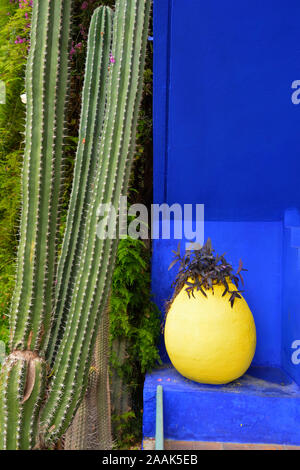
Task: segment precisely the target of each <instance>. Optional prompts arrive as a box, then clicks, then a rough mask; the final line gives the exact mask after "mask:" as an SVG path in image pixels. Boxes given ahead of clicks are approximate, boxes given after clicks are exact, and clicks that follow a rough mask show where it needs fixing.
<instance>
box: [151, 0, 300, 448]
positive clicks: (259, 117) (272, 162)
mask: <svg viewBox="0 0 300 470" xmlns="http://www.w3.org/2000/svg"><path fill="white" fill-rule="evenodd" d="M299 14H300V3H299V1H298V0H290V2H289V4H288V5H287V3H286V2H284V1H283V0H264V1H263V2H262V1H261V0H251V1H250V0H245V1H243V2H241V1H240V0H228V1H226V2H224V1H223V0H216V1H215V2H204V1H199V0H154V180H153V184H154V202H155V203H158V204H162V203H168V204H169V205H171V204H173V203H180V204H190V203H193V204H205V238H207V237H211V239H212V243H213V245H214V247H215V248H216V250H217V251H218V252H219V253H224V252H226V253H228V254H227V255H226V258H227V259H228V261H231V262H232V264H233V266H234V267H236V268H237V266H238V261H239V258H241V259H242V260H243V262H244V265H245V267H246V268H247V269H248V272H247V273H245V292H244V294H243V295H244V297H245V299H246V301H247V302H248V304H249V307H250V309H251V311H252V313H253V316H254V318H255V322H256V327H257V349H256V354H255V357H254V362H253V364H254V365H256V366H266V367H272V368H273V370H279V369H280V368H282V369H284V370H285V371H286V373H288V374H289V376H290V377H291V378H292V379H293V382H292V383H291V384H290V385H284V386H283V385H282V386H281V385H278V384H277V385H276V386H274V387H272V386H271V385H270V380H269V378H270V377H269V375H267V376H265V374H266V370H267V369H264V370H263V372H262V375H263V379H262V380H261V379H258V378H253V377H252V378H249V379H243V381H242V386H236V388H237V390H238V391H234V390H233V389H231V388H230V387H228V388H226V391H225V390H222V389H221V388H220V389H213V390H212V389H210V388H207V387H205V386H203V387H202V386H199V385H196V388H194V386H192V385H191V384H190V383H188V382H185V381H180V380H179V383H180V387H179V388H178V386H176V387H175V386H174V384H175V383H173V382H172V381H171V383H172V384H173V388H168V384H167V388H166V394H167V398H168V399H167V400H166V420H167V423H168V429H169V431H168V432H169V437H168V436H167V437H168V438H169V439H175V437H174V436H176V439H179V440H190V441H191V440H193V439H196V440H201V441H205V440H208V441H229V440H233V441H237V442H257V439H256V436H257V437H258V438H259V442H262V443H266V442H276V443H286V444H291V443H296V444H298V443H299V442H300V441H299V429H297V428H299V426H298V423H299V411H298V409H299V388H297V385H296V383H298V385H300V353H299V355H298V356H297V354H296V355H295V354H294V355H293V353H295V352H296V350H295V349H293V347H292V346H293V345H294V346H295V344H296V343H295V342H297V341H299V342H300V216H299V212H298V211H299V208H300V192H299V183H298V180H299V174H300V171H299V170H300V159H299V153H300V139H299V129H300V106H296V105H295V104H293V103H292V99H291V97H292V93H293V91H294V90H293V89H292V83H293V81H294V80H299V79H300V61H299V48H298V46H297V44H298V42H299V32H300V30H299V21H298V18H299ZM175 223H176V221H175ZM177 244H178V240H176V239H174V237H173V239H172V238H171V240H163V239H160V240H154V241H153V259H152V290H153V294H154V299H155V301H156V303H157V304H158V306H159V307H160V309H161V311H162V315H164V310H165V309H164V303H165V301H167V300H168V299H169V298H170V296H171V295H172V289H171V283H172V281H173V280H174V277H175V275H176V271H175V270H171V271H168V266H169V264H170V262H171V259H172V252H171V250H173V249H175V248H177ZM183 244H184V241H183V243H182V245H183ZM299 347H300V344H299ZM161 357H162V359H163V361H164V362H165V363H168V356H167V354H166V351H165V349H164V342H163V338H162V339H161ZM295 359H296V361H295ZM260 370H262V369H260ZM172 377H173V376H172ZM166 380H167V379H166ZM155 381H156V373H155V374H154V375H149V376H148V377H147V379H146V383H145V409H144V436H145V437H147V434H145V433H148V432H150V431H151V429H152V426H153V425H154V423H155V419H154V417H153V414H152V413H153V411H152V404H151V401H152V398H153V394H154V393H155V384H156V382H155ZM251 381H252V382H251ZM253 381H254V382H253ZM258 381H259V382H258ZM250 382H251V383H252V385H253V388H252V389H251V387H250V385H251V384H250ZM169 385H170V384H169ZM177 385H178V384H177ZM272 388H273V389H274V390H275V389H276V390H277V392H276V393H275V391H274V390H273V392H272V393H271V392H270V390H271V389H272ZM291 391H292V392H293V393H291ZM289 393H290V394H289ZM179 403H180V406H179ZM297 407H298V408H297ZM184 416H186V417H188V419H186V421H184ZM297 419H298V422H297ZM152 421H153V423H152ZM151 423H152V424H151ZM151 432H152V431H151ZM148 437H149V436H148ZM150 437H151V436H150ZM266 437H267V441H266ZM231 438H232V439H231Z"/></svg>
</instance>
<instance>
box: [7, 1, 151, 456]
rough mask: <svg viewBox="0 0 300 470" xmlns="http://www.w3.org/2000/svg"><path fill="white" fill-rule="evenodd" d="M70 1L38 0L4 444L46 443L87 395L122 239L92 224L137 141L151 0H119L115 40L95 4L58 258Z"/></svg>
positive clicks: (122, 187)
mask: <svg viewBox="0 0 300 470" xmlns="http://www.w3.org/2000/svg"><path fill="white" fill-rule="evenodd" d="M71 3H72V2H71V0H56V1H55V2H52V1H51V0H45V1H43V2H34V7H33V25H32V36H31V51H30V55H29V59H28V66H27V73H26V90H27V103H28V104H27V121H26V132H25V142H26V144H25V155H24V169H23V180H22V181H23V208H22V219H21V229H20V248H19V253H18V269H17V277H16V287H15V294H14V297H13V301H12V310H11V351H12V352H11V354H10V356H9V357H8V358H7V360H6V362H5V364H4V366H3V368H2V370H1V375H0V449H30V448H33V447H34V446H38V447H41V446H44V445H46V446H49V445H51V444H53V443H54V442H55V441H56V440H57V439H59V437H60V436H61V435H62V434H63V433H64V432H65V431H66V429H67V428H68V426H69V424H70V423H71V421H72V418H73V416H74V414H75V412H76V409H77V408H78V405H79V404H80V401H81V400H82V398H83V395H84V393H85V390H86V386H87V382H88V372H89V368H90V363H91V359H92V351H93V347H94V344H95V341H96V337H97V332H98V328H99V324H100V321H101V315H102V313H103V311H104V309H105V306H106V304H107V300H108V294H109V289H110V280H111V275H112V271H113V266H114V259H115V254H116V249H117V243H118V241H117V238H115V239H108V238H105V239H101V238H99V237H98V236H97V224H98V222H99V220H98V219H99V215H98V207H99V206H100V204H105V203H111V204H113V205H114V207H115V208H116V209H117V208H118V205H119V200H120V196H121V195H124V194H126V190H127V185H128V180H129V174H130V164H131V160H132V157H133V152H134V146H135V129H136V123H137V117H138V109H139V102H140V98H141V92H142V77H143V67H144V58H145V50H146V41H147V29H148V19H149V10H150V3H151V2H150V0H122V1H121V0H118V1H117V2H116V11H115V14H114V20H113V34H112V45H111V18H112V12H111V10H110V9H108V8H100V9H98V10H96V11H95V13H94V16H93V19H92V23H91V28H90V36H89V43H88V57H87V65H86V76H85V86H84V92H83V104H82V118H81V127H80V133H79V142H78V151H77V157H76V164H75V170H74V184H73V190H72V194H71V201H70V208H69V213H68V219H67V227H66V233H65V238H64V242H63V247H62V254H61V256H60V259H59V263H58V268H56V264H57V263H56V261H57V242H56V233H57V226H58V223H59V195H60V186H61V174H62V143H63V135H64V107H65V102H66V94H67V81H68V66H67V60H68V40H69V29H70V23H71ZM57 25H60V27H59V28H58V27H57ZM110 46H111V47H112V49H111V52H110V53H109V50H110ZM109 54H110V55H109ZM109 62H110V64H109ZM46 377H47V378H46ZM46 392H47V393H46Z"/></svg>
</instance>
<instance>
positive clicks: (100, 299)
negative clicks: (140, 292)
mask: <svg viewBox="0 0 300 470" xmlns="http://www.w3.org/2000/svg"><path fill="white" fill-rule="evenodd" d="M121 3H122V4H121ZM149 11H150V0H149V1H148V0H143V1H140V0H126V1H122V2H120V1H118V2H117V4H116V11H115V16H114V32H113V46H112V54H113V56H114V59H115V64H114V65H113V67H112V68H111V73H110V80H109V91H108V108H107V112H106V115H105V122H104V129H103V135H102V140H101V145H100V164H99V167H98V168H97V174H96V178H95V190H94V194H93V198H92V201H91V204H90V207H89V210H88V216H87V218H86V225H85V230H84V234H83V242H82V255H81V259H80V264H79V267H78V272H77V276H76V282H75V286H74V290H73V292H72V297H71V305H70V309H69V313H68V317H67V324H66V328H65V331H64V335H63V338H62V341H61V343H60V345H59V348H58V352H57V356H56V358H55V362H54V371H55V372H54V376H53V378H52V381H51V384H50V391H49V397H48V400H47V403H46V405H45V408H44V410H43V413H42V419H43V420H45V422H46V423H47V427H48V428H49V429H51V432H49V436H48V439H49V442H51V440H52V439H54V438H55V437H56V436H57V435H58V434H59V433H61V432H62V431H63V429H65V426H67V423H68V422H69V421H70V420H71V419H72V417H73V415H74V412H75V411H76V408H77V406H78V403H79V401H80V398H81V397H82V393H83V390H82V388H81V387H78V386H77V385H76V384H78V383H82V382H83V377H84V376H85V375H86V369H87V368H88V364H89V361H90V358H89V352H90V345H91V341H90V340H89V338H90V336H91V334H92V335H93V336H92V337H93V338H94V337H95V331H96V330H97V327H98V325H99V319H100V315H101V313H102V311H103V309H104V308H105V304H106V302H107V296H108V292H107V289H106V286H107V285H109V283H110V279H111V275H112V267H113V264H114V259H115V253H116V247H117V240H111V239H105V240H102V239H100V238H98V237H97V222H98V207H99V205H100V204H104V203H112V205H113V206H114V207H115V208H116V209H117V208H118V204H119V200H120V196H121V195H122V193H121V191H122V190H123V191H125V190H126V189H127V188H126V178H127V173H128V172H127V171H125V168H128V167H129V166H130V163H131V160H132V157H133V145H132V142H133V136H134V132H135V128H136V119H137V115H138V106H139V99H140V95H141V85H140V82H141V81H142V79H143V78H142V76H141V73H140V72H141V69H142V68H143V65H144V59H145V47H144V45H145V41H146V38H147V32H148V31H147V27H145V25H148V18H149ZM99 313H100V314H99ZM62 386H64V391H63V387H62Z"/></svg>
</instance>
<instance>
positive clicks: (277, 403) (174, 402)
mask: <svg viewBox="0 0 300 470" xmlns="http://www.w3.org/2000/svg"><path fill="white" fill-rule="evenodd" d="M157 385H162V387H163V401H164V433H165V439H169V440H184V441H185V440H186V441H218V442H240V443H249V442H256V443H277V444H286V445H288V444H289V445H300V428H299V420H300V390H299V387H298V386H297V384H295V382H294V381H292V380H291V378H290V377H289V376H287V375H286V374H285V373H284V372H283V371H282V370H281V369H279V368H272V367H258V366H257V367H251V368H250V369H249V371H248V372H247V374H245V375H244V376H243V377H242V378H240V379H238V380H236V381H235V382H232V383H231V384H228V385H225V386H216V385H215V386H214V385H203V384H198V383H196V382H192V381H190V380H188V379H185V378H184V377H182V376H181V375H180V374H179V373H178V372H177V371H175V370H174V368H172V367H171V366H169V367H164V368H161V369H157V370H155V371H154V372H152V374H151V375H148V376H147V378H146V381H145V386H144V423H143V435H144V439H146V438H149V437H154V436H155V393H156V387H157Z"/></svg>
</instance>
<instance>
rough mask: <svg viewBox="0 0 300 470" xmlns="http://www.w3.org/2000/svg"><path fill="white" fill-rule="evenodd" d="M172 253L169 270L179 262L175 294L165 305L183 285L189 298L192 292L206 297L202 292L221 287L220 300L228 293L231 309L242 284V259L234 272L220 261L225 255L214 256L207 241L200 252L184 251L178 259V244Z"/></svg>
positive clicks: (229, 266) (224, 261) (228, 265)
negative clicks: (216, 286)
mask: <svg viewBox="0 0 300 470" xmlns="http://www.w3.org/2000/svg"><path fill="white" fill-rule="evenodd" d="M173 253H174V259H173V261H172V263H171V264H170V266H169V269H171V268H172V267H173V266H174V265H175V264H177V263H179V271H178V274H177V276H176V278H175V281H174V282H173V284H172V287H173V288H174V290H175V293H174V296H173V298H172V300H171V301H170V303H169V305H170V304H171V303H172V301H173V299H174V297H175V296H176V295H177V294H178V293H179V292H180V291H181V289H182V288H183V287H185V286H187V287H186V288H185V290H186V292H187V294H188V296H189V297H190V296H191V295H192V296H193V297H194V291H195V290H196V291H200V292H201V294H203V295H204V296H205V297H207V294H206V291H208V290H210V289H211V290H212V292H213V291H214V286H215V285H220V284H222V285H223V286H224V292H223V297H224V296H225V295H226V294H227V293H229V294H230V297H229V302H230V303H231V307H233V305H234V301H235V299H240V298H241V295H240V294H241V293H242V292H243V291H240V290H239V282H240V281H241V283H242V284H244V279H243V276H242V271H247V270H246V269H244V268H243V263H242V260H240V261H239V267H238V269H237V271H236V273H234V269H233V267H232V266H231V264H229V263H228V262H227V261H226V259H225V258H224V256H225V253H224V254H223V255H218V254H217V253H216V252H215V250H214V249H213V248H212V244H211V240H210V238H208V239H207V241H206V243H205V245H204V246H203V247H202V248H201V249H200V250H187V251H186V252H185V254H184V255H183V256H181V254H180V243H179V245H178V249H177V251H173ZM229 282H231V283H233V284H235V286H236V289H234V290H232V289H230V286H229Z"/></svg>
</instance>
